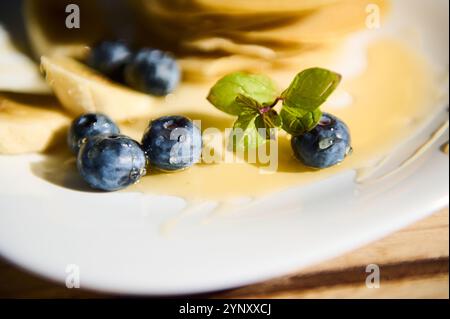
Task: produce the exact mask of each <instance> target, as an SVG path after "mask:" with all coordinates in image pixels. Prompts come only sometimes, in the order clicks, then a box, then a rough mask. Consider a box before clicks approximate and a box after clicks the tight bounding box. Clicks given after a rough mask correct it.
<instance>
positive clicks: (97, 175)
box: [77, 135, 147, 191]
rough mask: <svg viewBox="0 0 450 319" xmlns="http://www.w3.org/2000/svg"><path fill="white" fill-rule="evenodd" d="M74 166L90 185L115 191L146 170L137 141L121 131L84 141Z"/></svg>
mask: <svg viewBox="0 0 450 319" xmlns="http://www.w3.org/2000/svg"><path fill="white" fill-rule="evenodd" d="M77 166H78V171H79V172H80V174H81V176H82V177H83V178H84V180H85V181H86V182H87V183H88V184H89V185H90V186H91V187H92V188H94V189H98V190H103V191H116V190H120V189H123V188H126V187H127V186H130V185H132V184H135V183H136V182H138V181H139V180H140V179H141V177H143V176H144V175H145V174H146V166H147V159H146V157H145V154H144V151H143V150H142V148H141V146H140V145H139V143H137V142H136V141H134V140H132V139H130V138H128V137H126V136H123V135H108V136H106V135H99V136H96V137H93V138H91V139H89V140H88V141H87V142H86V143H85V144H83V146H82V147H81V149H80V152H79V154H78V160H77Z"/></svg>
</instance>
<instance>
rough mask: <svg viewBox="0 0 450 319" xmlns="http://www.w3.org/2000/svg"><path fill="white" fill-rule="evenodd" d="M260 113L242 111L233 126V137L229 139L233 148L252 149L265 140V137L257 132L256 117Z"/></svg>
mask: <svg viewBox="0 0 450 319" xmlns="http://www.w3.org/2000/svg"><path fill="white" fill-rule="evenodd" d="M260 116H261V115H260V114H259V113H256V112H244V113H242V114H241V115H240V116H239V117H238V119H237V121H236V122H235V123H234V127H233V138H232V139H231V140H230V141H231V143H232V146H233V150H236V149H241V150H247V149H254V148H257V147H258V146H260V145H263V144H264V143H265V142H266V138H265V137H262V136H261V135H260V134H259V133H258V128H257V126H256V119H257V118H259V117H260Z"/></svg>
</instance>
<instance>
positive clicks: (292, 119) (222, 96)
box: [208, 68, 341, 149]
mask: <svg viewBox="0 0 450 319" xmlns="http://www.w3.org/2000/svg"><path fill="white" fill-rule="evenodd" d="M340 82H341V76H340V75H339V74H337V73H335V72H332V71H329V70H326V69H322V68H312V69H307V70H305V71H303V72H301V73H299V74H298V75H297V76H296V77H295V79H294V81H293V82H292V84H291V85H290V86H289V88H288V89H287V90H285V91H284V92H283V93H282V94H279V91H278V89H277V87H276V85H275V84H274V82H273V81H272V80H271V79H270V78H268V77H267V76H264V75H255V74H248V73H243V72H237V73H232V74H230V75H227V76H225V77H224V78H222V79H221V80H219V81H218V82H217V83H216V85H214V86H213V88H212V89H211V91H210V93H209V96H208V100H209V101H210V102H211V103H212V104H213V105H214V106H215V107H216V108H218V109H219V110H221V111H223V112H225V113H228V114H231V115H236V116H238V118H237V120H236V122H235V124H234V129H235V130H237V129H239V130H240V131H241V134H238V135H237V136H236V137H235V139H234V141H233V142H234V144H235V145H234V146H235V147H238V148H245V149H247V148H256V147H258V146H260V145H262V144H264V143H265V142H266V141H267V140H269V139H271V138H273V136H272V135H271V132H272V131H271V129H274V128H282V129H284V130H285V131H286V132H288V133H289V134H292V135H301V134H304V133H305V132H307V131H310V130H312V129H313V128H314V127H315V126H316V125H317V124H318V123H319V121H320V119H321V117H322V112H321V110H320V106H321V105H322V104H323V103H325V101H326V100H327V99H328V97H329V96H330V95H331V94H332V93H333V92H334V90H335V89H336V88H337V87H338V85H339V83H340ZM279 101H282V102H283V105H282V108H281V111H280V113H279V114H278V112H277V111H276V110H275V109H274V108H275V107H276V106H277V104H278V102H279Z"/></svg>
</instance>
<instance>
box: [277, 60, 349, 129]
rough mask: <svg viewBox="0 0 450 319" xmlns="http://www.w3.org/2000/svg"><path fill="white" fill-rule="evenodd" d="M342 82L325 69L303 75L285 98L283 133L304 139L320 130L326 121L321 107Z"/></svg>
mask: <svg viewBox="0 0 450 319" xmlns="http://www.w3.org/2000/svg"><path fill="white" fill-rule="evenodd" d="M341 78H342V77H341V76H340V75H339V74H337V73H335V72H332V71H329V70H325V69H321V68H312V69H307V70H305V71H303V72H301V73H299V74H298V75H297V76H296V77H295V79H294V81H293V82H292V84H291V86H290V87H289V88H288V89H287V90H286V91H285V92H284V93H283V96H282V98H283V108H282V109H281V112H280V116H281V118H282V119H283V129H284V130H285V131H286V132H288V133H289V134H292V135H301V134H304V133H305V132H308V131H310V130H312V129H313V128H314V127H316V125H317V123H319V121H320V119H321V117H322V112H321V111H320V109H319V108H320V106H321V105H322V104H323V103H325V101H326V100H327V98H328V97H329V96H330V95H331V94H332V93H333V92H334V90H335V89H336V88H337V86H338V85H339V83H340V82H341Z"/></svg>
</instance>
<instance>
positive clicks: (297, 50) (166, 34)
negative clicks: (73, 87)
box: [133, 0, 387, 79]
mask: <svg viewBox="0 0 450 319" xmlns="http://www.w3.org/2000/svg"><path fill="white" fill-rule="evenodd" d="M133 4H134V8H135V9H137V10H136V12H138V13H139V15H140V17H141V19H140V21H141V27H140V29H141V30H142V29H145V33H143V34H144V37H143V38H142V41H143V42H146V41H148V42H149V43H150V44H151V45H154V46H157V45H159V46H163V47H166V48H168V49H170V50H172V51H174V52H176V53H177V54H178V55H179V56H180V57H181V63H182V65H183V68H184V70H185V74H186V75H187V77H188V78H194V79H202V78H207V79H209V78H211V77H218V76H221V75H224V74H225V73H228V72H231V71H236V70H248V71H260V72H263V71H265V69H268V68H273V67H277V68H280V67H289V66H290V65H291V64H292V63H293V62H295V61H298V60H299V59H302V56H303V55H304V54H306V53H309V52H311V51H314V50H326V49H328V48H330V49H331V48H332V47H333V46H334V45H336V43H338V42H339V41H340V40H342V39H344V38H345V37H346V36H348V35H349V33H351V32H354V31H358V30H361V29H364V28H365V27H366V21H367V20H368V17H369V15H373V14H378V13H379V14H380V15H382V14H383V13H384V12H385V10H386V7H387V3H386V1H385V0H227V1H223V0H134V1H133ZM374 8H375V9H374Z"/></svg>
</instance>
